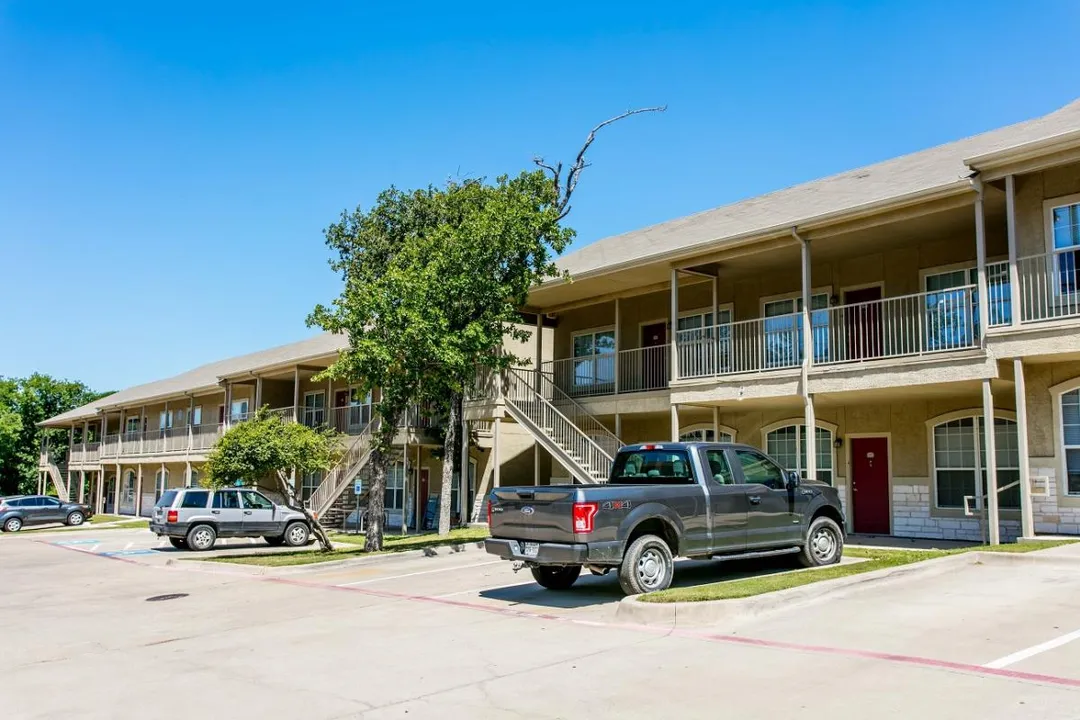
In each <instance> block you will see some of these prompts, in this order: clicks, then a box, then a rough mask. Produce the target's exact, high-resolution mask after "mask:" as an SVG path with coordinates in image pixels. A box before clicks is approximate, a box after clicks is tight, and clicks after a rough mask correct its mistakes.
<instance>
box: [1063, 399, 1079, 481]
mask: <svg viewBox="0 0 1080 720" xmlns="http://www.w3.org/2000/svg"><path fill="white" fill-rule="evenodd" d="M1061 439H1062V444H1063V445H1064V450H1065V476H1066V480H1065V494H1066V495H1080V389H1078V390H1070V391H1069V392H1067V393H1062V395H1061Z"/></svg>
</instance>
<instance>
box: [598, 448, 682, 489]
mask: <svg viewBox="0 0 1080 720" xmlns="http://www.w3.org/2000/svg"><path fill="white" fill-rule="evenodd" d="M611 477H612V480H611V483H614V484H618V483H620V482H632V481H633V480H635V479H639V478H640V479H644V480H645V481H646V482H663V481H675V482H693V476H692V475H691V473H690V460H689V458H688V457H687V455H686V451H685V450H663V449H655V450H635V451H628V452H620V453H619V454H618V455H617V456H616V457H615V466H614V467H613V468H612V471H611Z"/></svg>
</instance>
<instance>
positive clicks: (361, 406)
mask: <svg viewBox="0 0 1080 720" xmlns="http://www.w3.org/2000/svg"><path fill="white" fill-rule="evenodd" d="M348 412H349V426H350V427H354V428H355V427H367V424H368V423H370V422H371V392H370V391H369V392H367V393H365V392H363V391H362V390H361V389H360V388H352V389H351V390H349V411H348Z"/></svg>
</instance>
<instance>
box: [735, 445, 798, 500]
mask: <svg viewBox="0 0 1080 720" xmlns="http://www.w3.org/2000/svg"><path fill="white" fill-rule="evenodd" d="M735 456H736V457H737V458H738V459H739V465H740V466H741V467H742V474H743V480H744V482H746V484H747V485H765V486H766V487H770V488H772V489H773V490H783V489H784V488H786V487H787V483H786V482H785V481H784V472H783V471H782V470H781V469H780V468H778V467H777V466H776V465H775V464H773V462H772V461H771V460H769V459H768V458H767V457H765V456H764V455H760V454H758V453H756V452H754V451H753V450H736V451H735Z"/></svg>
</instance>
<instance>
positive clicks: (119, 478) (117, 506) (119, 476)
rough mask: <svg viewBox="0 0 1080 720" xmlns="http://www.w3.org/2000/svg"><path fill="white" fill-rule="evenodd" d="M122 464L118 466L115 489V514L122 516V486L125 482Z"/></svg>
mask: <svg viewBox="0 0 1080 720" xmlns="http://www.w3.org/2000/svg"><path fill="white" fill-rule="evenodd" d="M120 470H121V468H120V463H117V464H116V487H115V488H113V495H114V497H113V512H114V513H116V514H117V515H119V514H120V485H121V484H123V482H124V476H123V474H121V472H120Z"/></svg>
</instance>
